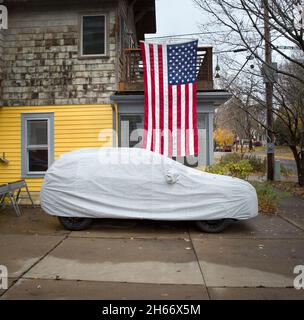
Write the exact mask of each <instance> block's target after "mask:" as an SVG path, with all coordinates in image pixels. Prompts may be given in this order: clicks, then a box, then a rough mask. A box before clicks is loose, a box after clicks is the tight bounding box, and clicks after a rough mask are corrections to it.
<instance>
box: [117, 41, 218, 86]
mask: <svg viewBox="0 0 304 320" xmlns="http://www.w3.org/2000/svg"><path fill="white" fill-rule="evenodd" d="M123 60H124V61H121V66H120V68H121V70H122V72H121V75H122V76H121V77H122V79H120V82H119V91H143V90H144V78H143V63H142V59H141V49H139V48H137V49H125V51H124V57H123ZM197 89H198V90H212V89H213V66H212V47H199V48H198V59H197Z"/></svg>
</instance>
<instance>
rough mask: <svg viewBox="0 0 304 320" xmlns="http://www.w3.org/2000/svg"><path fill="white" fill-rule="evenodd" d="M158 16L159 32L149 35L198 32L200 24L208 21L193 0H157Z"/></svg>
mask: <svg viewBox="0 0 304 320" xmlns="http://www.w3.org/2000/svg"><path fill="white" fill-rule="evenodd" d="M156 17H157V34H156V35H149V37H154V36H158V37H160V36H168V35H169V36H171V35H176V34H185V33H187V34H188V33H196V32H200V29H199V27H198V24H199V23H206V21H204V13H203V12H202V11H201V10H200V9H199V8H197V7H196V6H195V5H194V3H193V1H192V0H156ZM205 20H206V19H205Z"/></svg>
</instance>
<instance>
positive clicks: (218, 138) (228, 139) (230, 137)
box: [213, 128, 234, 146]
mask: <svg viewBox="0 0 304 320" xmlns="http://www.w3.org/2000/svg"><path fill="white" fill-rule="evenodd" d="M213 138H214V140H215V142H216V144H217V145H219V146H226V145H231V144H233V143H234V134H233V133H232V132H231V131H230V130H228V129H225V128H223V129H222V128H217V129H216V130H215V131H214V134H213Z"/></svg>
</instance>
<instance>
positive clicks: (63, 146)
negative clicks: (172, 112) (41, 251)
mask: <svg viewBox="0 0 304 320" xmlns="http://www.w3.org/2000/svg"><path fill="white" fill-rule="evenodd" d="M4 4H5V5H6V6H7V8H8V29H7V30H0V54H1V56H0V81H1V87H0V106H1V107H0V159H1V158H2V159H3V160H4V159H5V161H1V160H0V184H1V183H6V182H8V181H14V180H18V179H20V178H25V179H26V181H27V183H28V185H29V187H30V190H31V191H34V192H35V191H37V192H39V190H40V186H41V183H42V179H43V176H44V172H45V171H46V170H47V168H48V167H49V166H50V164H51V163H52V162H53V161H54V160H55V159H57V158H58V157H59V156H60V155H61V154H63V153H66V152H69V151H71V150H75V149H79V148H87V147H99V146H124V147H133V146H135V145H136V144H138V143H140V140H141V139H140V137H139V136H138V135H136V134H135V136H134V134H133V130H134V129H136V128H137V129H141V128H142V127H143V112H144V111H143V110H144V96H143V75H142V67H141V64H140V61H141V57H140V51H139V49H138V43H139V41H140V40H143V39H144V34H145V33H155V32H156V17H155V0H114V1H108V0H85V1H84V0H65V1H60V0H52V1H50V0H6V1H4ZM199 57H200V58H199V61H198V66H197V68H198V88H199V90H198V93H197V100H198V126H199V129H200V138H199V141H200V142H199V143H200V155H199V157H198V161H197V159H194V158H193V157H192V158H188V159H179V161H184V162H185V163H186V164H188V165H197V164H199V165H204V164H210V163H212V161H213V138H212V133H213V113H214V110H215V108H216V106H218V105H220V104H222V103H224V102H225V101H226V100H227V99H229V98H230V95H229V94H228V93H227V92H225V91H219V90H214V88H213V72H212V69H213V66H212V48H211V47H202V48H200V49H199Z"/></svg>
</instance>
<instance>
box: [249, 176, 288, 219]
mask: <svg viewBox="0 0 304 320" xmlns="http://www.w3.org/2000/svg"><path fill="white" fill-rule="evenodd" d="M251 184H252V185H253V186H254V187H255V190H256V192H257V196H258V201H259V211H260V212H261V213H277V211H278V204H279V202H280V200H282V199H283V198H284V197H286V196H288V195H289V194H288V193H278V191H277V190H276V189H275V188H274V187H273V186H272V185H271V184H270V183H269V182H251Z"/></svg>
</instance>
